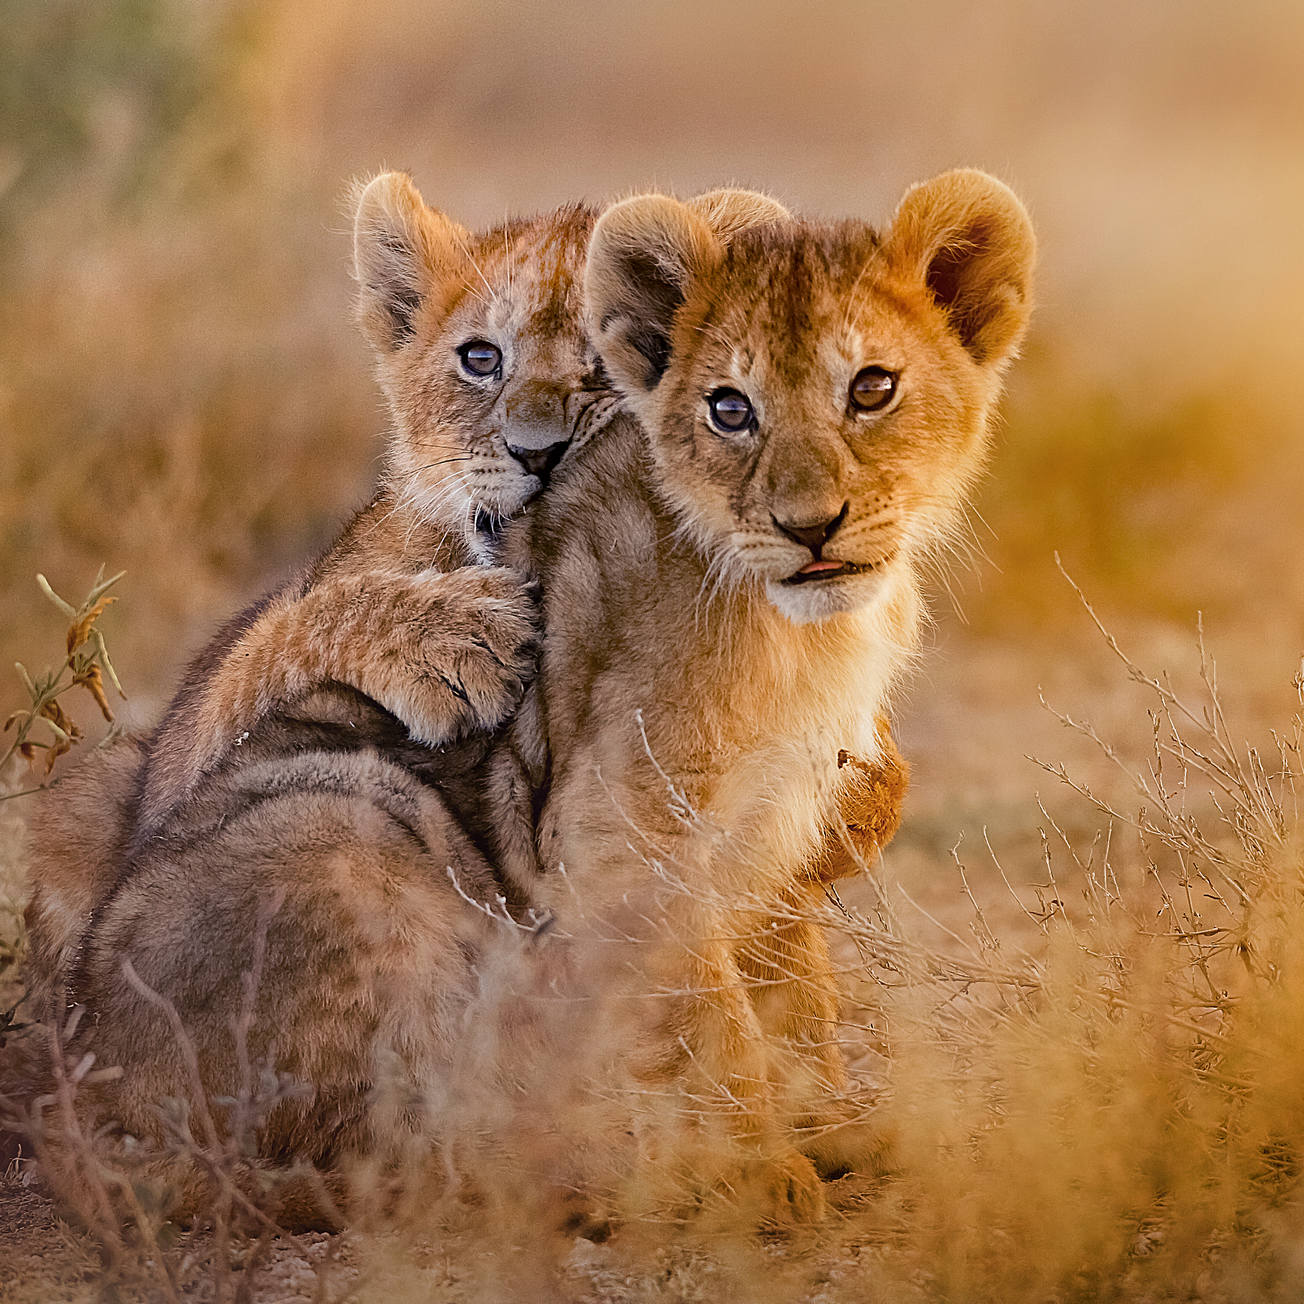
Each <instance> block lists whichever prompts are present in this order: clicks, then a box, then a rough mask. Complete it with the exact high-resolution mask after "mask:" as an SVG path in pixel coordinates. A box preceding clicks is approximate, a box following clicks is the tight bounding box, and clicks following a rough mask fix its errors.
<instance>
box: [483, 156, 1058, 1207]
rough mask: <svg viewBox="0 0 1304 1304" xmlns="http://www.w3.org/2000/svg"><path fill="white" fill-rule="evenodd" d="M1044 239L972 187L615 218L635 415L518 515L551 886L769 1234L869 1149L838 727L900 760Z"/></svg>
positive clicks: (852, 741) (591, 304)
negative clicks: (812, 913) (845, 959)
mask: <svg viewBox="0 0 1304 1304" xmlns="http://www.w3.org/2000/svg"><path fill="white" fill-rule="evenodd" d="M1034 256H1035V240H1034V236H1033V233H1032V228H1031V225H1030V222H1029V219H1028V216H1027V213H1026V212H1025V211H1024V209H1023V206H1022V205H1021V204H1020V203H1019V201H1018V200H1017V199H1016V198H1015V196H1014V195H1013V194H1011V192H1010V191H1009V190H1008V189H1007V188H1006V187H1005V186H1003V185H1001V184H1000V183H999V182H998V181H995V180H993V179H992V178H991V177H988V176H985V175H984V174H982V173H979V172H972V171H959V172H952V173H947V174H945V175H943V176H940V177H937V178H935V179H934V180H932V181H930V182H926V183H924V184H922V185H919V186H917V187H915V188H914V189H912V190H911V191H909V192H908V193H907V194H906V196H905V198H904V199H903V200H902V202H901V205H900V207H899V208H898V210H897V213H896V216H895V218H894V219H893V221H892V223H891V225H890V227H888V229H887V230H886V231H885V232H883V233H881V234H880V233H878V232H876V231H875V230H874V229H873V228H871V227H870V226H868V225H867V224H865V223H863V222H858V221H841V222H799V221H792V220H784V219H779V220H775V221H773V222H770V223H766V224H762V225H759V226H756V227H753V228H751V229H749V230H745V231H741V232H739V233H738V234H737V236H736V237H735V238H734V239H733V240H731V241H728V242H725V241H722V240H720V239H718V238H717V237H716V235H715V234H714V233H713V232H712V231H711V230H710V229H709V228H708V227H707V226H706V225H705V224H704V223H703V222H702V221H701V220H700V219H699V218H698V217H697V215H695V214H694V213H692V212H691V211H689V210H688V209H686V208H685V207H684V206H683V205H682V204H680V203H677V202H676V201H675V200H673V199H669V198H667V197H665V196H660V195H645V196H640V197H638V198H635V199H629V200H626V201H624V202H622V203H619V204H616V205H614V206H613V207H611V208H609V209H608V210H607V211H606V212H605V213H604V214H603V216H602V217H601V218H600V219H599V221H598V222H597V224H596V225H595V227H594V232H593V236H592V239H591V241H590V245H589V254H588V261H587V265H586V271H585V310H586V314H587V317H588V320H589V321H590V323H591V324H592V336H593V342H594V344H595V346H596V347H597V349H598V351H599V353H600V354H601V356H602V359H603V362H604V365H605V368H606V371H607V373H608V375H609V376H610V377H611V379H612V382H613V384H614V385H615V386H616V387H617V388H618V389H619V391H620V392H621V394H622V396H623V398H624V410H623V412H622V414H621V415H620V416H619V417H618V418H617V419H616V420H614V421H613V422H612V423H611V425H610V427H609V428H608V430H607V431H606V433H605V434H604V436H603V439H602V440H601V441H600V442H599V443H596V444H592V445H590V446H589V447H588V448H586V449H585V450H583V451H582V452H580V453H578V454H577V455H576V456H575V457H574V458H571V459H568V462H567V469H566V474H565V476H564V477H559V479H558V482H557V484H556V485H555V486H554V488H553V490H552V491H551V492H550V493H549V494H548V495H547V496H546V498H544V499H543V500H541V501H540V503H539V505H538V507H537V509H536V510H534V511H533V512H531V514H530V516H529V518H528V519H527V520H525V521H523V522H522V523H521V524H520V525H519V526H514V527H512V529H511V530H510V531H509V537H508V544H509V546H510V545H512V544H513V543H514V542H516V538H517V537H519V541H520V543H521V544H522V556H524V557H528V558H529V559H530V562H531V563H532V564H533V565H534V567H535V568H536V571H537V574H538V576H539V578H540V580H541V582H542V586H543V600H544V624H545V630H546V634H545V637H544V641H543V649H542V659H541V664H540V669H539V674H538V677H537V678H536V680H535V682H534V685H533V686H532V687H531V689H530V692H529V694H528V696H527V699H526V703H527V706H526V708H523V710H522V711H521V712H518V715H517V717H516V721H517V723H516V725H515V726H514V728H515V730H516V732H517V735H518V736H519V737H522V738H523V739H524V740H525V742H526V743H528V733H527V731H526V729H525V727H524V724H523V722H528V720H529V718H530V717H534V718H537V720H538V721H539V722H540V724H539V732H540V733H541V735H542V737H543V738H544V741H545V743H546V762H547V770H546V786H545V787H544V790H543V793H542V813H541V816H540V819H539V839H540V847H541V853H542V860H543V864H544V866H545V867H546V869H548V870H551V872H550V873H546V874H545V877H544V883H545V884H546V885H549V886H545V887H543V888H541V889H540V893H539V895H540V898H541V899H542V900H543V901H544V902H545V903H547V904H550V905H552V906H554V908H555V910H556V912H557V915H558V917H559V919H560V920H561V926H562V927H568V928H569V929H570V931H571V932H572V934H573V935H574V936H576V937H577V938H578V939H580V940H581V941H582V940H583V938H584V937H585V936H588V937H589V938H590V941H591V945H589V946H587V947H582V946H581V947H579V948H578V953H577V959H576V960H575V972H576V973H577V975H579V977H578V979H577V984H576V986H577V989H578V991H579V993H580V994H589V993H593V992H602V993H603V994H604V996H605V998H606V1000H605V1001H604V1003H603V1004H602V1006H601V1008H600V1009H597V1011H596V1015H595V1033H596V1032H597V1031H600V1030H603V1029H606V1030H607V1035H608V1042H607V1043H606V1044H605V1046H604V1050H605V1053H606V1055H607V1057H608V1058H609V1059H611V1060H613V1061H616V1062H624V1063H626V1064H627V1065H628V1066H629V1068H630V1069H631V1070H632V1071H633V1072H634V1074H635V1076H636V1077H637V1078H638V1079H639V1080H640V1081H641V1082H642V1083H643V1084H644V1085H645V1086H659V1099H661V1100H677V1102H678V1105H679V1107H680V1109H681V1110H682V1115H675V1116H674V1117H675V1121H676V1123H677V1124H678V1126H677V1127H674V1128H670V1129H665V1128H663V1129H662V1135H661V1136H660V1137H659V1138H656V1139H655V1141H656V1143H659V1141H661V1140H665V1139H666V1138H665V1133H667V1132H668V1133H669V1141H668V1144H670V1145H671V1147H673V1146H674V1145H675V1144H677V1143H680V1142H682V1140H683V1138H684V1137H685V1136H687V1135H688V1134H689V1133H690V1132H691V1131H692V1130H693V1129H692V1128H689V1127H688V1126H687V1124H686V1123H685V1122H684V1121H683V1120H704V1119H705V1117H706V1116H707V1115H708V1114H713V1115H714V1117H715V1120H716V1122H717V1125H718V1126H717V1128H716V1132H717V1133H723V1134H725V1135H728V1136H730V1137H731V1138H732V1140H733V1141H734V1143H735V1144H734V1146H733V1147H731V1148H726V1149H724V1150H722V1151H719V1152H718V1153H717V1154H714V1155H713V1154H712V1153H711V1152H710V1151H709V1150H706V1151H704V1152H701V1153H699V1154H698V1156H697V1158H696V1160H695V1161H694V1163H695V1164H697V1165H700V1163H707V1164H710V1163H714V1162H717V1161H718V1162H719V1163H720V1165H721V1166H722V1168H723V1169H724V1171H722V1172H721V1173H720V1174H719V1181H718V1185H719V1187H720V1188H721V1189H725V1190H729V1191H732V1192H734V1193H735V1195H736V1197H737V1198H738V1199H740V1200H745V1201H747V1202H748V1203H749V1204H751V1205H753V1206H754V1208H755V1209H756V1211H757V1212H758V1213H759V1214H761V1215H762V1216H764V1217H767V1218H772V1219H780V1220H782V1219H785V1218H798V1219H800V1218H810V1217H815V1216H817V1215H818V1213H819V1211H820V1208H821V1206H822V1203H823V1197H822V1194H821V1189H820V1183H819V1181H818V1179H817V1171H816V1167H815V1164H813V1163H812V1160H815V1161H816V1162H817V1163H818V1164H819V1166H820V1167H823V1168H825V1169H826V1170H828V1169H835V1168H837V1167H841V1166H843V1165H844V1164H846V1163H848V1162H849V1163H851V1164H852V1165H853V1166H854V1164H855V1163H856V1162H857V1161H858V1159H859V1156H858V1155H857V1154H856V1153H854V1149H855V1148H854V1147H853V1148H852V1152H851V1153H844V1154H839V1153H838V1148H839V1146H840V1145H841V1142H840V1138H839V1133H840V1132H841V1131H842V1130H843V1128H844V1125H845V1124H846V1123H848V1122H850V1121H852V1120H850V1119H848V1118H847V1117H846V1116H845V1115H844V1114H843V1113H842V1111H841V1110H840V1109H839V1100H838V1097H839V1095H840V1091H839V1088H840V1085H841V1082H842V1080H843V1073H844V1070H843V1068H842V1065H841V1063H840V1060H839V1058H838V1053H837V1048H836V1045H835V1044H834V1043H833V1042H832V1039H831V1037H830V1032H829V1030H830V1028H832V1027H834V1026H836V1020H837V1001H836V985H835V984H834V983H833V981H832V972H831V969H830V966H829V958H828V950H827V944H826V943H825V940H824V938H823V936H822V930H820V929H819V928H818V927H817V926H816V925H815V924H813V923H811V922H809V921H808V920H806V919H804V918H802V916H801V914H800V912H799V911H798V910H797V909H796V908H795V904H794V903H797V902H799V901H800V899H801V897H802V895H803V894H805V893H807V892H809V878H810V877H812V876H813V877H814V878H815V879H816V880H818V879H819V878H820V877H821V873H822V872H823V871H822V870H821V868H819V866H820V858H821V854H822V852H821V848H822V845H823V841H824V839H825V837H826V830H827V828H828V827H829V825H830V824H831V823H834V822H835V821H836V816H837V808H838V805H839V802H840V800H841V797H842V792H843V786H844V784H845V779H846V776H845V773H844V770H845V768H846V767H845V766H844V765H842V764H841V763H840V756H839V744H842V745H843V746H848V747H851V748H854V749H855V751H857V752H858V753H860V754H862V755H864V756H866V757H870V758H874V757H877V756H880V755H881V754H882V748H881V743H880V741H879V740H878V739H877V738H876V734H877V733H879V727H878V724H877V721H876V716H877V715H878V714H879V713H880V712H881V711H882V709H883V704H884V703H885V702H886V701H887V699H888V696H889V693H890V691H891V687H892V684H893V682H894V680H895V679H896V677H897V676H898V675H899V673H900V670H901V668H902V666H903V664H904V663H905V661H906V660H907V658H908V654H909V650H910V649H911V647H912V646H913V645H914V644H915V642H916V639H917V631H918V627H919V623H920V619H921V612H922V601H921V596H920V585H919V574H920V565H921V561H922V559H924V558H925V557H927V556H928V554H929V553H930V552H931V551H932V550H934V549H935V548H936V547H937V545H938V543H939V541H940V540H942V539H944V538H945V537H946V532H947V531H948V530H949V529H950V528H951V525H952V523H953V522H954V520H955V517H956V515H957V514H958V512H959V510H960V506H961V504H962V503H963V501H964V499H965V496H966V494H967V492H968V490H969V487H970V486H971V485H972V483H973V480H974V477H975V476H976V474H977V471H978V469H979V467H980V466H981V464H982V461H983V457H984V454H985V451H986V447H987V442H988V427H989V423H990V418H991V413H992V411H993V408H994V406H995V402H996V399H997V396H998V394H999V392H1000V384H1001V379H1002V376H1003V373H1004V371H1005V369H1006V367H1007V365H1008V364H1009V362H1010V360H1011V359H1012V358H1013V356H1014V354H1015V352H1016V349H1017V346H1018V344H1019V341H1020V339H1021V338H1022V335H1023V332H1024V329H1025V327H1026V324H1027V320H1028V314H1029V308H1030V295H1031V278H1032V268H1033V263H1034ZM518 531H519V536H517V532H518ZM536 698H537V701H536ZM811 866H816V868H815V869H814V871H813V873H812V870H811V868H810V867H811ZM563 867H564V870H565V873H562V872H561V870H562V869H563ZM776 920H777V921H783V922H782V923H781V924H780V925H779V926H777V927H776ZM622 997H627V998H636V999H625V1000H623V1001H622V999H621V998H622ZM651 998H656V999H651ZM617 1014H618V1015H620V1016H621V1018H623V1019H624V1020H625V1022H626V1023H628V1025H629V1030H628V1032H627V1033H625V1034H624V1035H627V1036H628V1037H629V1044H628V1046H624V1045H622V1046H620V1047H616V1046H614V1045H613V1044H611V1038H613V1037H615V1036H617V1035H621V1025H620V1023H619V1022H618V1020H617V1019H616V1018H615V1017H614V1016H615V1015H617ZM569 1032H570V1036H571V1038H572V1041H573V1042H574V1043H575V1044H581V1043H582V1041H583V1035H582V1033H581V1032H580V1031H579V1030H578V1029H575V1028H574V1027H572V1028H570V1029H569ZM622 1051H626V1052H627V1053H626V1054H624V1055H622V1054H621V1052H622ZM865 1139H866V1140H869V1139H870V1138H865ZM803 1152H805V1153H803ZM671 1167H672V1168H673V1165H671ZM700 1175H702V1176H709V1174H700Z"/></svg>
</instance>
